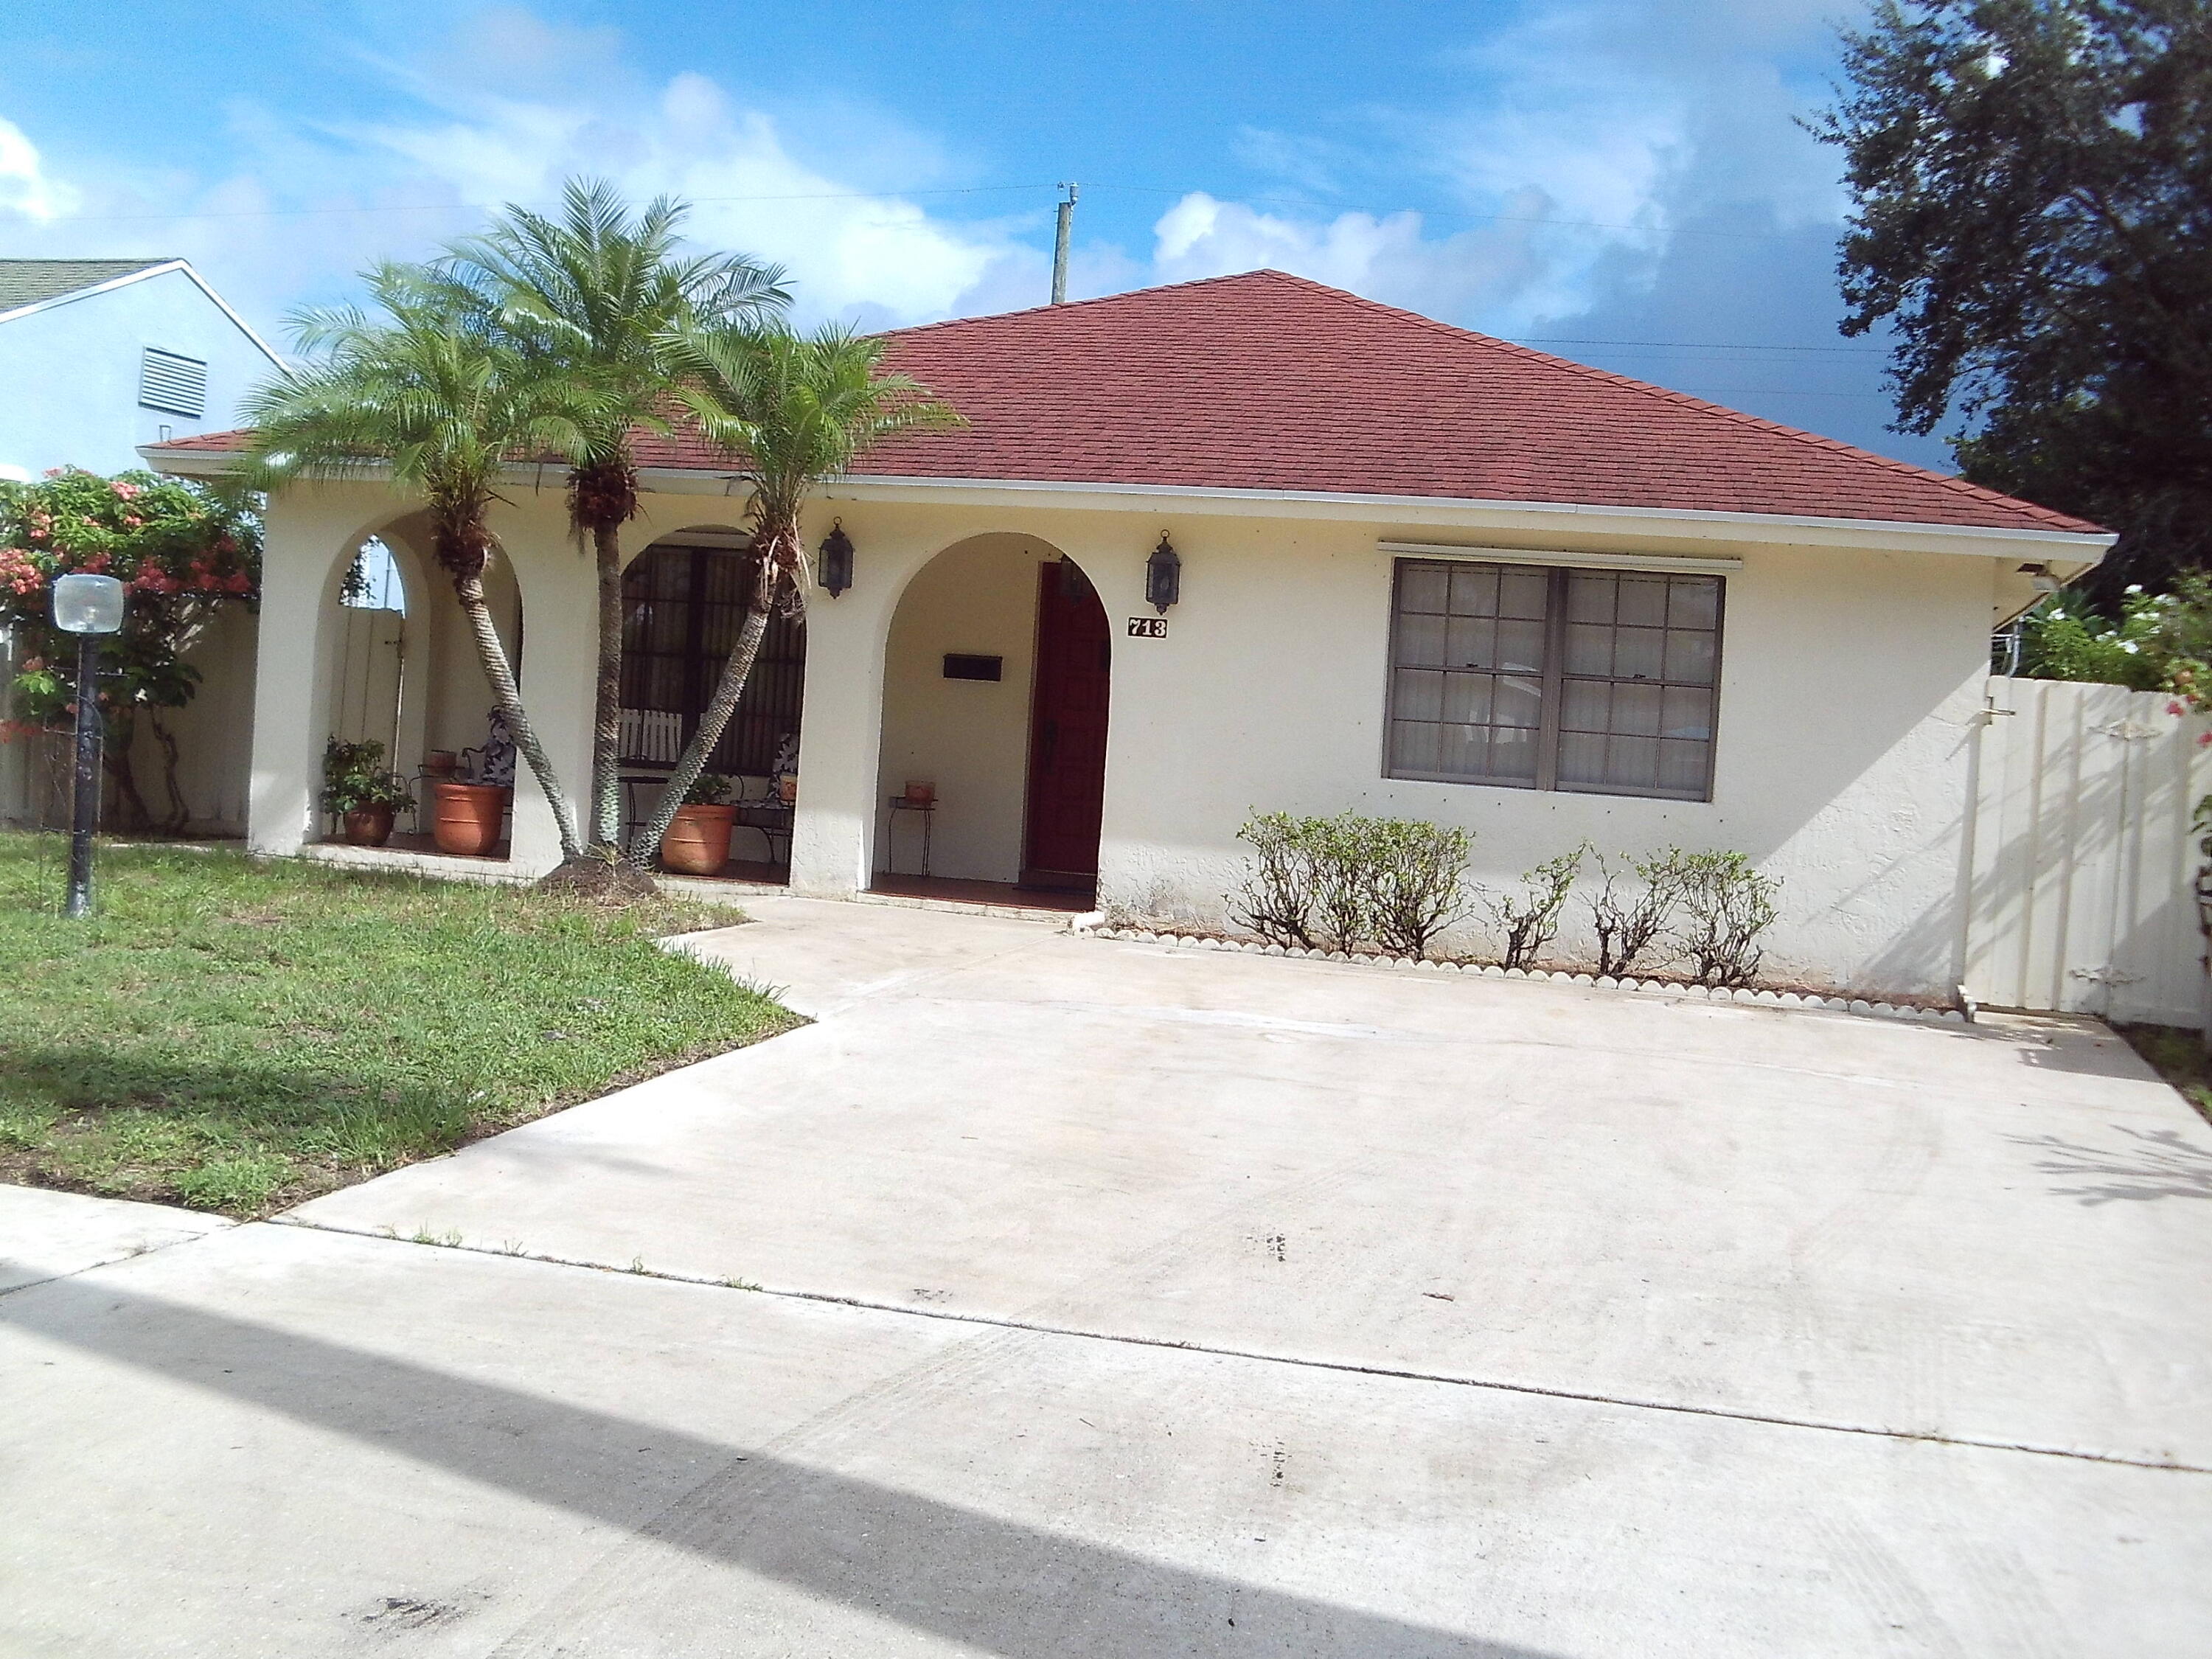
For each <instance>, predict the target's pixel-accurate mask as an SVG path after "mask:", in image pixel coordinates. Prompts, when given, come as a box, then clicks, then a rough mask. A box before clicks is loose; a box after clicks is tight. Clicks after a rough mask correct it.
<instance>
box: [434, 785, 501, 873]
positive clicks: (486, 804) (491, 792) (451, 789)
mask: <svg viewBox="0 0 2212 1659" xmlns="http://www.w3.org/2000/svg"><path fill="white" fill-rule="evenodd" d="M513 793H514V791H513V790H512V789H508V788H504V787H499V786H496V785H493V784H489V783H434V784H432V785H431V786H430V799H431V810H430V834H431V837H432V838H433V839H434V840H435V841H436V842H437V843H438V850H439V851H440V852H441V853H462V854H470V855H471V856H477V857H480V856H482V855H483V854H486V853H489V852H490V851H491V849H492V848H495V847H496V846H498V845H499V828H500V823H501V819H503V818H504V817H506V816H507V800H508V799H509V798H510V797H511V796H512V795H513Z"/></svg>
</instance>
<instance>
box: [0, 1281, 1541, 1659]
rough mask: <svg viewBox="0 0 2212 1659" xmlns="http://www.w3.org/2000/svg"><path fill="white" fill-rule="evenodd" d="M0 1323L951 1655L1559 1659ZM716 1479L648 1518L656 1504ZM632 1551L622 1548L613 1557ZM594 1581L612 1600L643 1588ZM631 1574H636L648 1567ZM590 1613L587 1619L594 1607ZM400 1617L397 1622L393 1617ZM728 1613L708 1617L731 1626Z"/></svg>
mask: <svg viewBox="0 0 2212 1659" xmlns="http://www.w3.org/2000/svg"><path fill="white" fill-rule="evenodd" d="M0 1305H4V1319H5V1321H6V1322H8V1323H9V1324H12V1325H15V1326H16V1327H18V1328H21V1329H23V1330H25V1331H27V1332H31V1333H34V1334H37V1335H39V1336H41V1337H44V1338H46V1339H47V1340H52V1341H57V1342H61V1343H64V1344H67V1345H69V1346H72V1347H75V1348H76V1349H79V1350H81V1351H82V1352H87V1353H90V1354H96V1355H98V1356H100V1358H105V1359H109V1360H113V1361H118V1362H120V1363H122V1364H128V1365H131V1366H133V1367H135V1368H137V1369H139V1370H144V1371H149V1372H152V1373H154V1374H156V1375H159V1376H165V1377H168V1378H171V1379H173V1380H176V1381H179V1382H183V1383H190V1384H192V1385H193V1386H195V1387H197V1388H201V1389H207V1390H210V1392H213V1393H215V1394H217V1395H222V1396H225V1397H227V1398H228V1399H230V1400H232V1401H235V1402H237V1403H238V1404H240V1405H243V1406H246V1407H253V1408H256V1409H258V1410H262V1411H267V1412H273V1413H279V1414H281V1415H283V1416H284V1417H287V1418H289V1419H293V1420H294V1421H295V1422H299V1423H303V1424H307V1425H311V1426H313V1427H314V1428H317V1429H321V1430H325V1431H332V1432H336V1433H338V1434H343V1435H346V1436H349V1437H352V1438H353V1439H355V1440H357V1441H359V1442H361V1443H363V1444H364V1445H367V1446H368V1447H370V1448H372V1449H374V1450H375V1451H377V1452H379V1453H398V1454H399V1455H403V1456H405V1457H409V1458H413V1459H416V1460H418V1461H420V1462H424V1463H428V1464H431V1465H435V1466H436V1467H439V1468H444V1469H447V1470H449V1471H452V1472H453V1473H454V1474H460V1475H463V1476H465V1477H467V1478H468V1479H470V1480H477V1481H481V1482H483V1483H485V1484H487V1485H489V1486H496V1487H500V1488H502V1489H504V1490H505V1491H507V1492H511V1493H513V1494H514V1495H515V1496H517V1497H520V1498H526V1499H528V1500H529V1501H531V1502H532V1503H535V1504H554V1505H558V1506H559V1507H561V1508H562V1509H564V1510H568V1511H570V1512H571V1513H573V1514H574V1515H577V1516H581V1517H584V1518H586V1519H587V1520H590V1521H592V1522H601V1523H605V1524H609V1525H612V1526H615V1527H618V1528H623V1529H625V1530H626V1531H628V1532H629V1533H631V1534H633V1535H634V1536H635V1538H637V1539H639V1540H646V1541H653V1542H654V1543H657V1544H659V1545H660V1546H663V1547H672V1548H675V1549H679V1550H683V1551H686V1552H689V1553H691V1554H692V1555H694V1556H696V1557H698V1558H701V1559H704V1560H708V1561H711V1562H714V1563H717V1564H722V1565H731V1566H736V1567H740V1568H743V1569H744V1570H745V1571H750V1572H753V1573H757V1574H759V1575H761V1576H763V1577H767V1578H770V1579H774V1580H776V1581H779V1582H781V1583H784V1584H787V1585H789V1586H791V1587H793V1588H794V1589H799V1590H801V1591H803V1592H805V1593H806V1594H807V1595H811V1596H815V1597H818V1598H822V1599H823V1600H828V1601H836V1602H839V1603H841V1604H842V1605H844V1606H846V1607H851V1608H854V1609H855V1610H857V1611H859V1612H860V1613H864V1614H866V1615H872V1616H873V1617H876V1618H881V1619H889V1620H896V1622H897V1623H899V1624H901V1625H903V1626H907V1627H908V1628H909V1629H911V1630H914V1631H916V1632H922V1633H925V1634H927V1635H929V1636H933V1637H936V1638H941V1639H943V1640H945V1641H947V1642H950V1643H957V1644H962V1645H963V1648H964V1649H966V1650H977V1651H982V1652H988V1653H994V1654H1005V1655H1021V1656H1032V1655H1036V1654H1042V1653H1050V1654H1054V1655H1055V1656H1063V1659H1077V1656H1080V1659H1154V1656H1157V1655H1159V1654H1162V1653H1167V1652H1177V1653H1212V1652H1216V1651H1228V1650H1235V1651H1237V1652H1240V1653H1249V1652H1255V1651H1273V1652H1282V1653H1297V1654H1299V1655H1302V1656H1312V1659H1353V1656H1360V1659H1379V1656H1386V1655H1387V1656H1390V1659H1551V1656H1547V1655H1545V1654H1542V1653H1540V1652H1539V1651H1538V1650H1533V1649H1529V1648H1524V1647H1519V1646H1515V1645H1511V1644H1500V1643H1496V1642H1491V1641H1486V1640H1483V1639H1481V1638H1475V1637H1470V1636H1465V1635H1461V1634H1458V1633H1456V1632H1451V1631H1448V1630H1443V1629H1439V1628H1437V1627H1436V1626H1429V1625H1422V1624H1415V1623H1409V1622H1406V1621H1403V1620H1396V1619H1393V1618H1390V1617H1389V1616H1387V1615H1383V1614H1380V1613H1367V1612H1362V1611H1360V1610H1358V1609H1356V1608H1351V1607H1343V1606H1340V1605H1338V1604H1336V1603H1334V1602H1331V1601H1324V1600H1321V1599H1318V1598H1316V1597H1310V1596H1305V1595H1295V1594H1291V1593H1289V1592H1286V1591H1282V1590H1277V1589H1267V1588H1264V1587H1258V1586H1254V1585H1251V1584H1248V1583H1240V1582H1238V1581H1237V1580H1235V1579H1232V1578H1228V1577H1220V1576H1218V1575H1215V1574H1212V1573H1207V1572H1203V1571H1194V1570H1190V1569H1187V1568H1182V1567H1177V1566H1173V1565H1168V1564H1166V1563H1164V1562H1160V1561H1156V1560H1152V1559H1147V1558H1146V1557H1145V1556H1142V1555H1139V1554H1135V1553H1131V1552H1129V1551H1126V1550H1121V1549H1117V1548H1115V1547H1112V1546H1109V1545H1103V1544H1097V1543H1088V1542H1085V1541H1081V1540H1079V1539H1075V1538H1071V1537H1066V1536H1063V1535H1060V1534H1054V1533H1050V1532H1045V1531H1041V1530H1038V1529H1037V1528H1032V1527H1029V1526H1024V1525H1022V1524H1019V1523H1018V1522H1009V1521H1005V1520H1001V1519H999V1518H998V1517H996V1516H991V1515H987V1514H984V1513H981V1512H980V1511H977V1510H970V1509H965V1508H962V1507H959V1506H957V1505H955V1504H945V1503H939V1502H937V1501H935V1500H933V1499H931V1498H923V1497H921V1496H918V1495H916V1494H915V1493H914V1492H904V1491H900V1490H896V1489H895V1488H892V1487H889V1486H879V1485H877V1484H874V1483H873V1482H871V1481H866V1480H857V1479H854V1478H851V1477H848V1476H844V1475H840V1474H831V1473H829V1472H827V1471H825V1470H822V1469H818V1468H809V1467H807V1466H805V1465H804V1464H800V1463H798V1462H792V1461H789V1460H787V1459H783V1458H779V1457H776V1456H775V1455H772V1454H769V1453H763V1452H751V1453H747V1454H745V1455H742V1456H740V1455H738V1454H737V1453H734V1452H732V1450H731V1449H730V1448H729V1447H728V1446H726V1445H724V1444H720V1443H715V1442H712V1441H708V1440H705V1439H701V1438H698V1437H694V1436H690V1435H685V1434H683V1433H680V1432H678V1431H671V1430H670V1429H668V1428H666V1427H664V1426H661V1425H653V1424H647V1423H644V1422H641V1421H639V1420H637V1419H629V1418H624V1417H620V1416H617V1415H613V1414H611V1413H604V1412H599V1411H595V1410H592V1409H589V1408H586V1407H580V1406H574V1405H570V1404H566V1403H563V1402H562V1401H554V1400H547V1399H544V1398H541V1397H539V1396H538V1395H532V1394H526V1393H523V1392H520V1391H519V1390H516V1389H509V1388H506V1387H503V1386H501V1385H500V1384H497V1383H485V1382H480V1381H477V1380H475V1379H472V1378H470V1377H466V1376H457V1375H455V1374H453V1373H452V1372H448V1371H441V1370H432V1369H430V1368H428V1367H426V1366H422V1365H417V1364H411V1363H410V1362H407V1361H404V1360H398V1359H392V1358H386V1357H384V1356H382V1355H379V1354H372V1353H368V1352H362V1351H361V1350H359V1349H356V1348H351V1347H347V1346H343V1345H341V1344H337V1343H332V1342H327V1341H324V1340H320V1339H318V1338H313V1337H307V1336H301V1335H298V1334H293V1333H290V1332H288V1331H284V1330H281V1329H278V1328H274V1327H272V1326H268V1325H263V1324H258V1323H255V1322H251V1321H246V1320H240V1319H234V1318H231V1317H228V1316H224V1315H220V1314H215V1313H210V1312H207V1311H204V1310H199V1309H195V1308H189V1307H185V1306H181V1305H179V1304H174V1303H172V1302H169V1301H167V1300H165V1299H162V1298H158V1297H147V1296H143V1295H133V1294H127V1293H125V1292H122V1291H118V1290H117V1289H115V1288H114V1287H113V1286H112V1285H93V1284H90V1283H87V1282H83V1281H70V1282H62V1283H50V1284H48V1285H44V1286H41V1287H40V1288H39V1289H37V1290H36V1291H26V1292H21V1293H19V1294H18V1295H17V1296H15V1297H10V1298H9V1299H8V1301H7V1302H6V1303H5V1304H0ZM702 1469H704V1470H709V1471H712V1473H710V1474H707V1475H706V1477H705V1478H704V1479H703V1480H696V1481H695V1482H693V1483H692V1484H690V1486H688V1489H685V1490H684V1491H683V1492H681V1495H680V1496H678V1497H677V1498H674V1499H673V1500H672V1501H671V1502H667V1503H665V1504H660V1505H659V1507H658V1509H657V1510H656V1509H655V1508H654V1507H653V1506H654V1504H655V1503H656V1502H657V1499H655V1498H653V1496H652V1494H653V1492H656V1491H657V1490H661V1489H665V1486H667V1485H678V1484H681V1483H682V1482H684V1480H686V1478H687V1477H689V1476H690V1475H693V1474H696V1472H698V1471H700V1470H702ZM623 1553H625V1552H623V1551H621V1550H618V1551H617V1555H618V1556H619V1555H622V1554H623ZM608 1565H614V1564H609V1563H602V1565H601V1568H600V1569H599V1570H595V1571H592V1572H591V1573H587V1574H586V1583H592V1582H594V1581H600V1582H604V1583H605V1587H606V1589H607V1590H609V1591H611V1592H612V1593H613V1594H614V1595H616V1596H617V1598H618V1597H619V1596H620V1595H622V1594H623V1593H624V1592H625V1591H627V1593H629V1594H630V1595H636V1596H640V1597H647V1598H649V1597H650V1596H651V1595H652V1593H653V1592H652V1589H651V1586H650V1585H649V1583H643V1582H641V1581H640V1579H639V1578H638V1577H635V1576H633V1575H632V1574H630V1573H628V1572H623V1573H620V1574H614V1575H611V1574H609V1573H608V1572H606V1571H605V1568H606V1567H607V1566H608ZM635 1565H640V1566H642V1565H645V1563H644V1562H643V1561H639V1562H637V1563H636V1564H635ZM581 1588H582V1586H576V1587H572V1589H571V1590H570V1591H569V1592H568V1595H564V1596H563V1597H562V1601H563V1602H565V1603H567V1605H566V1606H565V1607H563V1606H561V1605H556V1606H551V1607H545V1608H544V1609H542V1610H541V1612H540V1613H539V1614H538V1616H537V1617H535V1618H533V1619H532V1620H531V1621H529V1622H528V1623H526V1625H525V1626H524V1627H523V1629H522V1630H521V1631H520V1632H518V1633H517V1636H516V1638H513V1639H512V1640H510V1641H509V1642H507V1644H503V1645H502V1646H501V1650H500V1651H501V1653H502V1654H506V1653H508V1652H511V1651H513V1652H520V1651H523V1650H526V1644H530V1643H531V1642H532V1638H537V1639H538V1640H542V1641H544V1642H545V1643H546V1644H547V1646H548V1647H549V1649H550V1648H553V1647H557V1646H558V1645H559V1644H560V1638H561V1636H562V1632H564V1631H565V1632H570V1633H573V1632H574V1626H575V1624H576V1623H577V1622H578V1621H579V1618H581V1619H583V1620H588V1619H590V1618H591V1616H592V1614H593V1613H617V1608H616V1607H612V1606H609V1605H608V1604H607V1600H606V1596H605V1594H604V1593H602V1594H586V1595H584V1597H583V1600H582V1604H581V1605H578V1604H577V1603H576V1602H575V1601H573V1600H572V1599H571V1598H572V1597H574V1595H575V1593H576V1590H577V1589H581ZM593 1603H596V1604H597V1605H596V1606H594V1605H592V1604H593ZM403 1610H404V1609H403ZM730 1612H731V1609H730V1608H729V1607H727V1606H726V1605H725V1606H723V1607H720V1608H718V1609H717V1610H716V1614H717V1617H718V1619H726V1618H727V1617H728V1616H729V1613H730Z"/></svg>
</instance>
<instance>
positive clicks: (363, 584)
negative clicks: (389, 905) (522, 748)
mask: <svg viewBox="0 0 2212 1659" xmlns="http://www.w3.org/2000/svg"><path fill="white" fill-rule="evenodd" d="M420 530H421V526H420V524H419V522H416V521H410V520H398V521H395V522H392V523H389V524H386V525H385V526H382V527H381V528H380V529H377V530H375V531H374V532H371V533H369V534H368V535H365V536H363V537H362V538H361V539H360V540H359V541H357V542H356V543H355V544H353V545H352V547H350V548H349V549H348V550H346V551H345V552H344V553H343V555H342V556H340V558H339V560H338V562H337V568H336V570H335V571H334V572H333V573H332V576H331V586H330V588H329V590H328V599H327V600H326V614H327V617H328V621H327V623H326V625H325V631H324V634H323V639H324V641H325V653H326V654H325V659H324V660H325V665H324V669H323V674H324V679H323V685H324V702H323V705H322V706H323V708H324V709H325V722H326V725H327V727H328V729H327V730H326V731H325V732H322V733H320V734H319V738H336V739H337V740H338V741H340V742H343V743H362V742H370V743H376V744H381V745H382V746H383V750H384V759H383V764H384V766H385V767H386V769H389V770H391V771H392V772H394V773H397V774H398V776H399V778H400V780H401V781H402V782H403V783H404V785H405V786H406V787H407V789H408V791H409V793H410V794H411V795H412V796H413V798H414V800H415V806H414V808H413V810H412V811H404V810H403V811H401V812H400V813H399V815H398V822H397V824H396V826H395V829H394V832H393V834H392V836H391V838H390V840H389V842H387V843H386V844H387V845H389V846H392V847H395V848H402V849H406V850H433V849H435V837H434V835H433V818H434V814H435V801H434V797H433V790H434V788H435V786H436V785H437V784H438V783H440V782H442V781H460V782H474V783H482V784H490V785H492V786H494V787H511V786H512V784H513V751H512V749H511V747H510V746H509V745H508V744H506V743H505V742H504V741H503V740H502V734H501V730H500V728H499V727H498V726H496V725H495V721H494V719H493V707H494V705H493V698H492V693H491V687H490V685H489V684H488V683H487V682H486V680H485V678H484V674H483V667H482V665H481V663H480V662H479V660H478V658H477V647H476V641H475V639H474V636H473V635H472V634H471V631H470V629H469V624H468V619H467V617H465V615H464V614H463V612H462V611H461V608H460V606H459V605H458V604H457V603H455V602H454V600H453V595H452V590H451V586H450V584H449V583H447V580H446V579H445V577H444V575H443V574H442V573H441V571H439V570H438V568H436V566H435V564H434V563H432V562H430V560H429V559H428V556H427V555H426V553H425V552H424V551H423V550H422V542H423V539H424V538H422V535H420V534H419V533H418V532H420ZM483 586H484V597H485V601H486V604H487V605H488V606H489V609H490V611H491V616H492V623H493V627H494V628H495V630H496V631H497V633H498V634H499V636H500V639H501V642H502V643H503V644H504V645H505V647H506V648H507V659H508V661H509V662H510V663H511V664H512V665H513V668H514V671H515V672H516V673H517V675H518V676H519V675H520V673H521V671H522V650H523V626H522V592H521V588H520V585H519V584H518V583H517V581H516V580H515V576H514V572H513V567H512V566H510V565H509V564H508V563H507V561H506V560H505V559H504V558H503V557H501V556H500V554H499V553H497V552H496V551H495V552H493V553H492V555H491V556H490V557H489V560H488V561H487V562H486V564H485V566H484V572H483ZM317 758H318V762H319V761H320V758H321V756H320V745H319V744H318V750H317ZM321 783H322V779H321V778H320V777H319V776H318V777H317V778H316V779H315V787H317V789H318V790H319V788H320V787H321ZM511 811H512V803H511V800H510V801H509V802H507V804H506V805H505V806H504V807H503V809H502V810H501V814H500V817H501V824H500V828H499V830H498V834H497V836H496V838H495V842H494V843H493V844H492V845H491V846H490V847H489V849H488V850H487V851H485V852H484V853H483V854H480V856H484V857H489V858H495V859H504V858H505V857H507V850H508V849H507V839H508V836H507V824H508V823H511V816H510V815H511ZM320 822H321V823H322V826H323V831H324V834H325V837H326V838H332V839H335V838H337V837H338V836H340V833H341V829H342V826H341V823H340V821H339V819H338V817H337V815H336V814H334V813H331V812H329V811H325V812H323V814H322V816H321V819H320ZM447 850H451V849H447Z"/></svg>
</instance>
